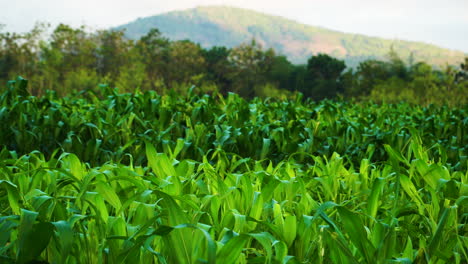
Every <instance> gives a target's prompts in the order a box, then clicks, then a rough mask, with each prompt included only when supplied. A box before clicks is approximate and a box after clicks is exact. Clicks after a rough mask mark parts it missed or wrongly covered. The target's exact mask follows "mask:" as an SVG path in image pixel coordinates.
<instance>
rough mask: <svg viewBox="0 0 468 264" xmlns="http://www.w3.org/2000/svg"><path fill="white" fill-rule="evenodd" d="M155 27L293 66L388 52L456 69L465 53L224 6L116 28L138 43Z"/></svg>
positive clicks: (166, 33) (355, 59) (175, 35)
mask: <svg viewBox="0 0 468 264" xmlns="http://www.w3.org/2000/svg"><path fill="white" fill-rule="evenodd" d="M154 27H156V28H158V29H159V30H160V31H161V32H162V33H163V35H164V36H166V37H168V38H169V39H171V40H183V39H189V40H191V41H194V42H197V43H199V44H200V45H201V46H202V47H205V48H209V47H212V46H226V47H229V48H232V47H235V46H238V45H240V44H242V43H245V42H248V41H250V40H252V39H253V38H254V39H255V40H256V41H257V42H258V43H260V44H262V46H263V47H264V48H273V49H274V50H275V51H276V52H277V53H279V54H283V55H285V56H287V57H288V58H289V59H290V60H291V61H292V62H294V63H296V64H300V63H305V62H306V61H307V59H308V58H309V57H310V56H311V55H314V54H317V53H326V54H329V55H332V56H334V57H337V58H339V59H343V60H345V61H346V63H347V64H348V65H350V66H356V65H357V63H359V62H360V61H363V60H366V59H383V58H385V57H386V56H387V55H388V53H389V52H390V50H391V49H392V48H393V49H394V50H395V52H396V53H397V54H398V55H399V56H400V57H401V58H402V59H404V60H406V61H408V60H409V59H410V57H412V58H413V59H414V60H416V61H427V62H428V63H430V64H434V65H444V64H446V63H448V64H457V65H458V64H459V63H460V62H461V61H462V60H463V58H464V56H466V55H467V54H466V53H464V52H462V51H457V50H452V49H447V48H442V47H439V46H436V45H434V44H428V43H423V42H417V41H408V40H398V39H393V40H392V39H385V38H380V37H371V36H366V35H363V34H353V33H345V32H342V31H338V30H331V29H328V28H325V27H320V26H311V25H306V24H302V23H300V22H298V21H295V20H292V19H289V18H285V17H282V16H277V15H269V14H265V13H262V12H257V11H253V10H249V9H243V8H237V7H229V6H199V7H196V8H190V9H184V10H178V11H171V12H167V13H163V14H159V15H155V16H149V17H144V18H138V19H136V20H134V21H132V22H129V23H127V24H124V25H121V26H118V27H116V28H115V29H118V30H122V29H125V30H126V36H127V37H129V38H131V39H138V38H139V37H141V36H143V35H144V34H146V33H147V32H148V31H149V30H150V29H151V28H154ZM411 54H412V55H411Z"/></svg>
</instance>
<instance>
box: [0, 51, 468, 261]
mask: <svg viewBox="0 0 468 264" xmlns="http://www.w3.org/2000/svg"><path fill="white" fill-rule="evenodd" d="M219 52H220V53H222V52H223V51H222V50H220V51H219ZM311 64H312V63H311ZM338 66H339V65H338ZM338 66H337V67H338ZM26 84H27V82H26V80H24V79H22V78H18V79H17V80H16V81H12V82H10V83H9V84H8V87H7V89H6V91H5V92H4V93H3V94H2V95H1V97H0V121H1V122H0V126H1V130H2V133H1V138H0V146H2V149H1V151H0V193H1V195H0V258H1V262H2V263H15V262H16V263H30V262H31V261H43V262H48V263H181V264H184V263H210V264H212V263H226V264H229V263H457V264H458V263H466V262H467V261H468V252H467V248H468V237H467V234H468V226H467V221H468V168H467V165H468V161H467V158H468V149H467V146H468V134H467V133H468V115H467V113H468V108H467V107H466V106H464V107H458V108H456V107H453V108H449V107H446V106H443V107H437V106H434V105H432V106H428V107H423V106H411V105H409V104H395V105H386V104H384V105H376V104H373V103H359V104H351V103H347V102H336V101H322V102H319V103H315V102H313V101H310V100H306V101H304V100H301V97H300V96H299V97H297V98H295V99H294V100H275V99H271V98H270V99H261V98H255V99H253V100H246V99H243V98H241V97H239V96H238V95H236V94H228V95H227V96H226V97H223V96H221V95H220V94H218V93H216V92H214V93H213V94H211V95H206V94H203V93H200V91H199V90H197V88H195V87H192V88H191V89H188V91H187V94H186V95H180V94H177V93H168V94H166V95H158V94H157V93H156V92H154V91H152V90H148V91H144V92H142V91H136V92H134V93H119V92H118V90H117V89H111V88H110V87H109V86H100V87H99V90H87V91H83V92H81V93H77V94H75V95H70V96H66V97H58V96H57V95H56V94H55V93H54V92H48V93H45V94H44V96H42V97H36V96H31V95H30V94H29V93H28V90H27V87H26Z"/></svg>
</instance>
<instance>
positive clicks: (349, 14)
mask: <svg viewBox="0 0 468 264" xmlns="http://www.w3.org/2000/svg"><path fill="white" fill-rule="evenodd" d="M202 5H229V6H236V7H242V8H249V9H254V10H257V11H261V12H264V13H269V14H275V15H280V16H283V17H287V18H290V19H294V20H296V21H299V22H302V23H305V24H310V25H316V26H323V27H326V28H329V29H335V30H339V31H343V32H350V33H362V34H366V35H371V36H380V37H385V38H392V39H393V38H398V39H405V40H417V41H424V42H427V43H432V44H436V45H440V46H443V47H448V48H452V49H458V50H462V51H465V52H468V0H0V24H6V25H7V27H6V29H7V30H9V31H19V32H23V31H28V30H30V29H31V28H32V26H33V25H34V23H35V22H37V21H41V22H50V23H52V24H53V25H56V24H57V23H59V22H62V23H66V24H69V25H73V26H79V25H82V24H85V25H87V26H91V27H92V28H96V29H97V28H107V27H111V26H117V25H120V24H123V23H127V22H130V21H132V20H135V19H136V18H138V17H145V16H151V15H156V14H160V13H163V12H167V11H172V10H177V9H186V8H192V7H196V6H202Z"/></svg>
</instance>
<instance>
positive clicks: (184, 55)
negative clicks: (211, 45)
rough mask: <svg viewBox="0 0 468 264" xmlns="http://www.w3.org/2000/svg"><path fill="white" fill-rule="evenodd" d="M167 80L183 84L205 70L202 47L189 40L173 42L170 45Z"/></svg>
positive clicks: (169, 82)
mask: <svg viewBox="0 0 468 264" xmlns="http://www.w3.org/2000/svg"><path fill="white" fill-rule="evenodd" d="M167 68H168V73H167V76H168V78H167V81H168V84H171V83H172V82H175V83H179V84H183V83H189V82H190V80H191V78H192V77H194V76H196V75H200V74H203V73H204V72H205V58H204V57H203V56H202V52H201V47H200V46H199V45H198V44H195V43H193V42H191V41H188V40H183V41H175V42H172V43H171V45H170V47H169V62H168V65H167Z"/></svg>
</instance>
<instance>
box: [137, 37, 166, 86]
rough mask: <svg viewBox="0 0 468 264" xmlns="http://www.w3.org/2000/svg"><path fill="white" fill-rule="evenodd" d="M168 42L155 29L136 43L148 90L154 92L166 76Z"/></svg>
mask: <svg viewBox="0 0 468 264" xmlns="http://www.w3.org/2000/svg"><path fill="white" fill-rule="evenodd" d="M169 46H170V42H169V40H168V39H167V38H164V37H163V36H162V34H161V32H160V31H159V30H158V29H157V28H153V29H151V30H150V31H149V32H148V34H146V35H144V36H143V37H141V38H140V39H139V40H138V41H137V43H136V46H135V48H136V50H137V52H138V56H139V60H140V61H141V62H142V63H143V64H144V65H145V70H146V75H147V77H148V80H149V86H150V89H152V90H155V89H157V88H158V86H159V83H160V82H159V81H162V82H164V76H166V75H167V67H166V65H167V64H168V62H169Z"/></svg>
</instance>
